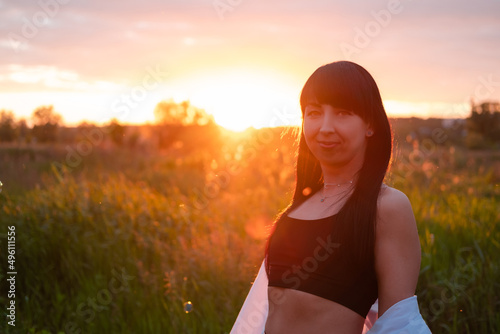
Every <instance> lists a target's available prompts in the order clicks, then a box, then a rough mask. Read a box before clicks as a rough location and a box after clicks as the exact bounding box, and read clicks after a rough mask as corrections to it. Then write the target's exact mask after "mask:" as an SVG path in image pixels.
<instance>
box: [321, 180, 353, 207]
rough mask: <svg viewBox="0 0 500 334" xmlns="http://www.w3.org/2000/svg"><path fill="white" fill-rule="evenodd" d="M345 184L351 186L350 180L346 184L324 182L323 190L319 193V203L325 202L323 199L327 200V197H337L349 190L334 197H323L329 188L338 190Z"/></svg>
mask: <svg viewBox="0 0 500 334" xmlns="http://www.w3.org/2000/svg"><path fill="white" fill-rule="evenodd" d="M346 184H348V185H352V180H351V181H349V182H346V183H326V182H325V183H323V189H322V192H321V202H324V201H325V199H327V198H329V197H335V196H338V195H342V194H344V193H345V192H346V191H347V190H349V189H347V190H346V191H344V192H342V193H339V194H335V195H331V196H326V195H325V190H326V189H327V188H328V187H329V186H336V187H337V188H340V187H341V186H343V185H346Z"/></svg>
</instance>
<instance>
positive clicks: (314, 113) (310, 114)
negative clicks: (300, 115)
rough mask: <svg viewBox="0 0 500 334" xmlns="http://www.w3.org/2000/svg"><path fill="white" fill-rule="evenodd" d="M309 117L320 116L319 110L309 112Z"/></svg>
mask: <svg viewBox="0 0 500 334" xmlns="http://www.w3.org/2000/svg"><path fill="white" fill-rule="evenodd" d="M307 115H308V116H316V115H319V111H318V110H309V111H308V112H307Z"/></svg>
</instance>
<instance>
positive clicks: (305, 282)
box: [267, 216, 378, 318]
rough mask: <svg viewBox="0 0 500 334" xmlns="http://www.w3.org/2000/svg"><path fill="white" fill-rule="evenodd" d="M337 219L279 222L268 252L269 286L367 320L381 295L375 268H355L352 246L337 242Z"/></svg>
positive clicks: (371, 266)
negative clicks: (328, 302) (306, 295)
mask: <svg viewBox="0 0 500 334" xmlns="http://www.w3.org/2000/svg"><path fill="white" fill-rule="evenodd" d="M335 218H336V217H335V216H332V217H326V218H322V219H315V220H302V219H296V218H290V217H288V216H284V217H282V219H280V220H279V222H278V223H277V225H276V229H275V231H274V233H273V235H272V236H271V240H270V243H269V249H268V258H267V261H268V264H269V286H275V287H283V288H289V289H295V290H300V291H304V292H307V293H310V294H313V295H316V296H319V297H322V298H325V299H328V300H331V301H334V302H336V303H339V304H341V305H343V306H345V307H348V308H350V309H351V310H353V311H355V312H356V313H358V314H359V315H361V316H362V317H363V318H365V317H366V315H367V314H368V311H369V310H370V307H371V306H372V304H373V303H374V302H375V300H376V299H377V296H378V289H377V278H376V274H375V267H374V264H373V263H372V264H371V265H369V266H364V267H362V266H359V265H355V264H354V263H355V262H354V261H353V259H352V249H349V244H347V243H346V244H342V243H339V242H334V241H335V239H334V238H333V237H332V236H333V235H334V233H335V227H336V226H335ZM350 255H351V256H350Z"/></svg>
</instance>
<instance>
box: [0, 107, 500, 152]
mask: <svg viewBox="0 0 500 334" xmlns="http://www.w3.org/2000/svg"><path fill="white" fill-rule="evenodd" d="M154 115H155V121H156V126H157V128H158V131H157V134H156V137H157V140H158V146H159V147H168V146H169V145H171V144H172V143H173V142H175V140H176V138H177V137H178V136H179V134H180V133H181V132H182V131H183V129H184V128H186V127H189V126H197V127H199V126H207V125H208V126H213V125H215V122H214V119H213V117H212V116H211V115H209V114H207V113H206V112H205V110H203V109H200V108H197V107H195V106H193V105H192V104H191V103H190V102H189V101H182V102H180V103H176V102H175V101H173V100H172V99H170V100H164V101H161V102H159V103H158V104H157V105H156V107H155V110H154ZM95 126H96V125H94V124H89V123H86V122H82V123H81V124H80V125H79V126H78V128H80V129H88V128H90V127H95ZM104 126H105V127H106V130H107V131H106V133H107V134H109V138H110V140H111V141H112V142H113V143H114V144H116V145H118V146H121V145H124V143H125V142H124V138H125V132H126V130H125V126H124V125H123V124H121V123H120V122H119V121H118V120H117V119H112V120H111V121H109V123H107V124H105V125H104ZM62 128H64V124H63V118H62V116H61V115H60V114H58V113H57V112H56V111H55V110H54V107H53V106H51V105H50V106H40V107H38V108H36V109H35V110H34V111H33V113H32V115H31V117H30V118H29V122H28V120H26V119H24V118H22V119H19V120H16V118H15V116H14V113H13V112H12V111H8V110H1V111H0V142H16V141H17V142H23V143H54V142H65V137H64V136H63V135H61V133H60V132H61V131H60V130H61V129H62ZM138 136H139V135H138V134H137V133H134V134H132V135H131V138H129V141H130V142H131V143H132V144H133V142H134V141H137V140H138ZM463 144H464V145H465V146H467V147H468V148H472V149H475V148H495V147H498V146H499V145H500V103H499V102H491V101H486V102H482V103H479V104H474V103H471V110H470V115H469V117H468V118H467V119H466V120H465V136H464V138H463Z"/></svg>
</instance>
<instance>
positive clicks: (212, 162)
mask: <svg viewBox="0 0 500 334" xmlns="http://www.w3.org/2000/svg"><path fill="white" fill-rule="evenodd" d="M203 133H204V134H203V135H201V134H200V133H198V134H197V133H191V134H186V135H184V136H180V137H178V139H177V141H176V142H175V143H174V144H173V145H172V146H170V147H169V148H167V149H163V150H158V149H154V148H147V147H133V148H124V147H121V148H120V147H113V146H109V145H104V144H103V145H96V146H94V147H92V149H91V152H90V153H88V152H87V153H88V154H86V156H84V157H82V159H81V161H79V162H78V163H77V162H76V161H77V160H74V161H72V162H71V163H68V161H69V160H68V159H67V157H68V156H67V154H68V153H67V152H68V151H67V149H66V145H63V144H58V145H51V146H43V145H16V144H11V145H4V146H2V147H0V181H2V182H3V191H2V193H0V237H1V238H0V249H1V251H0V263H1V265H0V268H1V269H0V277H1V286H0V287H1V289H0V305H2V317H3V319H7V318H6V316H7V314H8V311H7V309H6V307H7V306H8V303H9V302H10V299H9V298H7V295H8V290H9V285H8V284H7V281H6V278H7V277H8V276H9V275H7V272H8V271H9V270H8V269H7V265H8V258H7V256H8V254H7V232H8V227H9V226H15V236H16V239H15V240H16V254H15V269H16V272H17V275H16V282H15V302H16V318H15V324H16V326H15V327H12V326H10V325H8V324H7V321H8V319H7V320H5V321H3V323H2V324H0V332H2V333H33V334H35V333H43V334H45V333H66V334H70V333H217V334H222V333H229V331H230V329H231V326H232V323H233V322H234V320H235V318H236V316H237V314H238V311H239V308H240V306H241V304H242V303H243V300H244V298H245V296H246V293H247V292H248V290H249V288H250V282H251V281H252V280H253V278H254V277H255V275H256V273H257V269H258V266H259V265H260V262H261V261H262V258H263V252H264V245H265V238H266V236H267V232H268V227H269V225H270V224H271V223H272V222H273V220H274V218H275V216H276V214H277V213H278V212H279V211H280V210H281V209H283V208H284V207H285V206H286V205H287V203H288V202H289V200H290V198H291V195H292V189H293V182H294V159H295V142H294V139H293V138H294V133H293V131H283V129H261V130H247V131H246V132H244V133H238V134H234V133H230V132H226V131H223V130H219V129H212V130H211V132H210V133H205V132H203ZM397 138H398V141H397V143H398V144H397V145H396V146H395V154H394V161H393V164H392V167H391V171H390V173H389V175H388V176H387V183H388V184H390V185H392V186H394V187H396V188H398V189H400V190H402V191H404V192H405V193H406V194H407V195H408V197H409V198H410V200H411V202H412V205H413V209H414V212H415V216H416V219H417V223H418V229H419V234H420V240H421V245H422V266H421V274H420V278H419V284H418V288H417V295H418V298H419V303H420V307H421V312H422V315H423V316H424V319H425V320H426V321H427V324H428V325H429V327H430V328H431V330H432V331H433V332H434V333H497V332H500V293H499V291H500V286H499V285H500V283H499V282H500V227H499V221H500V212H499V207H500V153H499V152H498V151H468V150H466V149H465V148H463V147H461V145H459V144H456V143H451V142H448V141H444V142H443V141H441V143H440V144H436V143H435V142H434V141H433V140H432V138H427V139H426V138H420V139H411V138H409V139H408V140H406V134H405V133H401V134H397ZM77 144H78V142H77V143H75V144H73V145H77ZM75 147H76V146H75Z"/></svg>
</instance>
